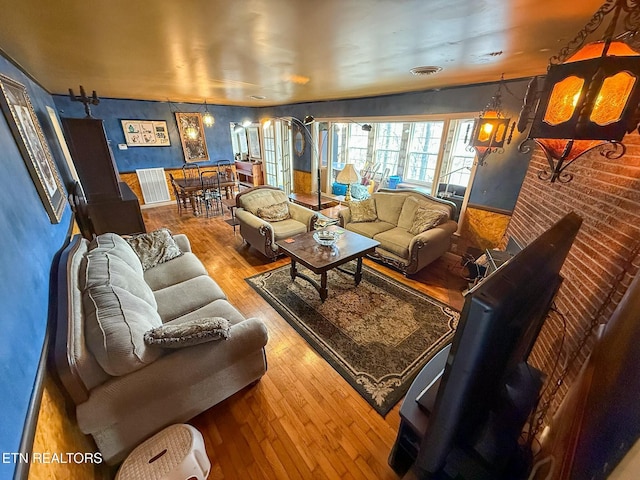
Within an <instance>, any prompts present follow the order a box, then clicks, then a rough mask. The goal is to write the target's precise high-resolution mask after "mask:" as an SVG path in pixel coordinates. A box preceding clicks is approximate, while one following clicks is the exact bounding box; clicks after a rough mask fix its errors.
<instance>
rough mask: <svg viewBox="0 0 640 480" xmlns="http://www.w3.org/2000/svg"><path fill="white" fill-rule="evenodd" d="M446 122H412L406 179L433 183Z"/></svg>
mask: <svg viewBox="0 0 640 480" xmlns="http://www.w3.org/2000/svg"><path fill="white" fill-rule="evenodd" d="M444 123H445V122H443V121H440V122H416V123H413V124H411V126H412V128H411V142H410V143H409V151H408V155H407V163H406V167H405V170H404V179H405V180H407V181H413V182H416V183H423V184H425V185H428V186H429V188H431V186H432V185H433V181H434V179H435V177H436V168H437V166H438V156H439V154H440V145H441V143H442V132H443V131H444Z"/></svg>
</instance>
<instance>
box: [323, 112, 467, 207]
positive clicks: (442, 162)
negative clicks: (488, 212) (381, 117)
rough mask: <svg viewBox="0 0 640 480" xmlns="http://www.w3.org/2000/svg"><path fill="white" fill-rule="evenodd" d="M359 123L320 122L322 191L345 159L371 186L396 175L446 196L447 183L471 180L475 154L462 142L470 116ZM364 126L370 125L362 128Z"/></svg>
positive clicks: (327, 190)
mask: <svg viewBox="0 0 640 480" xmlns="http://www.w3.org/2000/svg"><path fill="white" fill-rule="evenodd" d="M365 122H366V120H364V119H362V120H360V121H359V122H355V121H353V120H349V121H348V122H345V121H342V122H340V121H337V122H330V121H326V120H324V121H322V122H321V123H320V125H321V126H322V129H321V135H322V137H321V138H322V142H323V143H324V142H326V145H321V149H320V150H321V151H322V156H323V158H322V159H321V162H322V167H321V168H322V174H321V176H322V185H323V191H324V192H325V193H328V194H331V193H334V192H333V185H334V183H335V178H336V174H337V173H338V172H339V171H340V170H342V168H343V167H344V165H345V164H346V163H353V164H355V167H356V169H357V170H358V171H359V172H360V173H361V175H362V176H363V178H365V177H366V178H372V179H373V181H374V188H377V187H379V186H380V185H381V186H383V187H384V186H386V185H387V181H388V177H389V176H391V175H399V176H401V177H402V181H403V182H407V183H410V184H413V185H415V186H417V187H419V188H422V189H424V190H425V191H426V192H427V193H429V194H431V195H438V196H440V197H446V198H451V195H450V194H449V192H450V191H451V190H449V188H450V186H452V185H457V186H461V187H463V188H462V189H463V190H464V189H465V188H466V187H468V185H469V183H470V182H471V178H472V176H471V173H472V167H473V162H474V160H475V152H474V151H473V150H472V149H471V148H470V147H468V146H467V137H468V133H469V132H470V131H471V130H472V128H473V122H474V119H470V118H452V117H440V118H429V119H424V120H417V121H408V120H402V119H401V120H399V121H392V122H372V123H369V122H366V123H365ZM365 124H366V125H371V129H370V130H369V129H363V126H364V125H365ZM316 133H317V132H316ZM327 160H328V161H327ZM325 165H326V166H327V167H328V168H325ZM456 190H457V191H459V190H460V189H456ZM456 202H459V203H460V204H461V203H462V200H461V199H459V198H457V199H456Z"/></svg>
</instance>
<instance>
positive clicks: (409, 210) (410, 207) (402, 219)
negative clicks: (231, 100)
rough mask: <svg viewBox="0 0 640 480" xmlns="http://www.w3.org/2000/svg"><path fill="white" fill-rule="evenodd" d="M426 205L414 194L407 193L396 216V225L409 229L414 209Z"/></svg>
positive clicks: (414, 212)
mask: <svg viewBox="0 0 640 480" xmlns="http://www.w3.org/2000/svg"><path fill="white" fill-rule="evenodd" d="M421 205H426V202H421V201H420V200H418V199H417V198H416V197H415V196H413V195H409V196H407V199H406V200H405V201H404V204H403V205H402V210H401V211H400V216H399V217H398V226H399V227H400V228H404V229H405V230H409V229H410V228H411V225H413V217H414V216H415V214H416V210H417V209H418V207H419V206H421Z"/></svg>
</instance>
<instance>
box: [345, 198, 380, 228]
mask: <svg viewBox="0 0 640 480" xmlns="http://www.w3.org/2000/svg"><path fill="white" fill-rule="evenodd" d="M349 210H351V221H352V222H354V223H358V222H375V221H376V220H377V219H378V213H377V212H376V201H375V199H374V198H367V199H366V200H362V201H361V202H349Z"/></svg>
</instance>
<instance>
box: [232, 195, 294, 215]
mask: <svg viewBox="0 0 640 480" xmlns="http://www.w3.org/2000/svg"><path fill="white" fill-rule="evenodd" d="M288 201H289V199H288V198H287V194H286V193H284V192H283V191H282V190H277V189H273V188H257V189H255V190H252V191H251V192H246V193H244V194H242V195H239V196H238V206H239V207H241V208H244V209H245V210H247V211H249V212H251V213H252V214H254V215H257V214H258V209H259V208H265V207H269V206H271V205H275V204H278V203H282V202H288Z"/></svg>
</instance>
